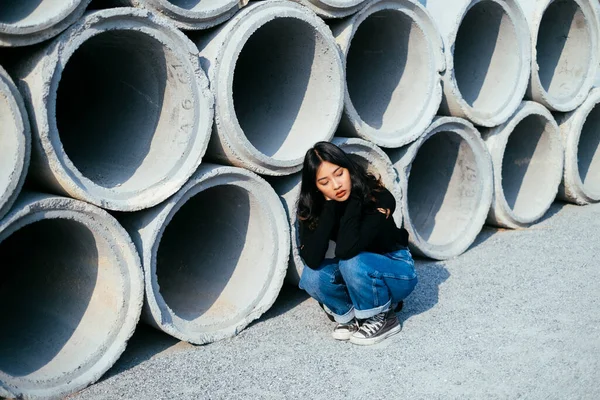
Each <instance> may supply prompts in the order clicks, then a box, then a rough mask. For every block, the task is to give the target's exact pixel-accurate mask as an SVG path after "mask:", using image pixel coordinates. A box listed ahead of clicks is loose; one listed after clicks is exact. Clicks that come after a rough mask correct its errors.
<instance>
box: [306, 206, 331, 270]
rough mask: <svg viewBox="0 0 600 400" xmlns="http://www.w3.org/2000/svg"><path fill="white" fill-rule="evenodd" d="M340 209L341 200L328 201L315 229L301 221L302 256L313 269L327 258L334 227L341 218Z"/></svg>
mask: <svg viewBox="0 0 600 400" xmlns="http://www.w3.org/2000/svg"><path fill="white" fill-rule="evenodd" d="M340 209H341V207H340V203H339V202H337V201H335V200H330V201H326V202H325V205H324V206H323V211H321V215H320V216H319V223H318V224H317V227H316V228H315V230H311V229H309V228H308V226H306V224H305V223H303V222H300V257H302V259H303V260H304V262H305V263H306V265H307V266H309V267H310V268H312V269H315V268H318V267H319V265H321V263H322V262H323V260H324V259H325V254H326V253H327V248H328V247H329V238H330V237H331V233H332V231H333V227H334V226H335V224H336V222H337V220H338V219H339V218H340Z"/></svg>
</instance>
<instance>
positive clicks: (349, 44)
mask: <svg viewBox="0 0 600 400" xmlns="http://www.w3.org/2000/svg"><path fill="white" fill-rule="evenodd" d="M330 27H331V29H332V31H333V34H334V36H335V38H336V41H337V43H338V45H339V46H340V49H341V51H342V54H343V55H344V57H345V59H346V91H345V95H344V114H343V115H342V120H341V123H340V126H339V127H338V131H337V135H339V136H351V137H360V138H363V139H366V140H370V141H371V142H373V143H375V144H377V145H378V146H382V147H399V146H403V145H405V144H407V143H409V142H412V141H413V140H415V139H416V138H417V137H418V136H419V135H421V134H422V133H423V131H425V129H427V126H429V124H430V123H431V120H432V119H433V116H434V115H435V113H436V112H437V110H438V108H439V106H440V102H441V100H442V84H441V76H440V73H441V72H442V71H443V70H444V69H445V58H444V44H443V41H442V37H441V35H440V33H439V31H438V29H437V27H436V25H435V23H434V22H433V20H432V18H431V16H430V15H429V13H428V12H427V11H426V10H425V8H424V7H423V6H422V5H421V4H419V3H418V2H417V1H416V0H383V1H379V0H376V1H371V2H370V3H369V4H367V5H366V6H365V7H364V8H362V9H361V10H360V11H359V12H358V13H356V14H354V15H353V16H352V17H350V18H346V19H343V20H341V21H340V22H338V21H332V22H330Z"/></svg>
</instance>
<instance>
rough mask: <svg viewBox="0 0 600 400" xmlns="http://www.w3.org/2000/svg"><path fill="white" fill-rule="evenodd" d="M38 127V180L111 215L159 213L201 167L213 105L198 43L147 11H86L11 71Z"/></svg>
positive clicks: (35, 147)
mask: <svg viewBox="0 0 600 400" xmlns="http://www.w3.org/2000/svg"><path fill="white" fill-rule="evenodd" d="M14 75H15V76H17V77H18V86H19V89H20V90H21V93H23V97H24V98H25V103H26V105H27V109H28V112H29V114H30V120H31V123H32V135H33V152H32V169H31V170H32V173H33V176H32V177H33V178H35V179H36V180H37V181H38V182H39V183H40V184H42V185H43V187H44V188H46V189H47V190H49V191H52V192H56V193H61V194H65V195H68V196H71V197H74V198H78V199H80V200H85V201H87V202H89V203H92V204H95V205H98V206H100V207H104V208H107V209H111V210H119V211H134V210H139V209H143V208H146V207H150V206H153V205H155V204H158V203H160V202H161V201H163V200H165V199H166V198H167V197H169V196H171V195H172V194H173V193H175V192H176V191H177V190H178V189H179V188H181V186H182V185H183V184H184V183H185V182H186V181H187V179H188V178H189V177H190V176H191V174H192V173H193V172H194V171H195V170H196V168H197V167H198V165H199V164H200V161H201V159H202V156H203V155H204V152H205V151H206V147H207V145H208V140H209V136H210V130H211V127H212V120H213V99H212V95H211V93H210V91H209V90H208V80H207V79H206V76H205V75H204V73H203V72H202V70H201V69H200V64H199V61H198V57H197V50H196V48H195V46H194V44H193V43H192V42H191V41H190V40H189V39H187V37H186V36H185V35H184V34H183V33H181V32H180V31H179V30H177V29H176V28H175V27H174V26H172V25H171V24H169V23H168V22H166V21H165V20H164V19H162V18H158V17H156V16H154V15H153V14H152V13H150V12H149V11H146V10H139V9H135V8H114V9H106V10H100V11H95V12H89V13H87V14H86V15H85V16H84V17H83V18H82V19H80V20H79V21H78V22H77V23H75V24H74V25H73V26H71V27H70V28H69V29H68V30H67V31H65V32H64V33H63V34H61V35H60V36H59V37H58V38H56V39H55V40H53V41H52V42H50V43H49V44H48V45H46V46H45V47H42V48H41V49H39V51H38V52H37V53H34V54H32V55H31V56H30V58H29V59H26V60H23V62H22V63H21V64H19V65H18V66H17V67H15V71H14Z"/></svg>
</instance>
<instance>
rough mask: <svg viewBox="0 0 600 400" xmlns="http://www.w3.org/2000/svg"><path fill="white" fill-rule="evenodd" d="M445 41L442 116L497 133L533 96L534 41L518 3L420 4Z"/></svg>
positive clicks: (455, 0) (426, 0) (453, 0)
mask: <svg viewBox="0 0 600 400" xmlns="http://www.w3.org/2000/svg"><path fill="white" fill-rule="evenodd" d="M419 1H420V2H421V3H422V4H423V5H424V6H425V7H426V8H427V11H429V12H430V13H431V15H432V17H433V19H434V21H435V22H436V24H437V25H438V28H439V30H440V33H441V34H442V37H443V38H444V43H445V45H444V49H445V53H446V71H445V72H444V74H443V76H442V79H443V87H444V97H443V99H442V105H441V108H440V113H441V114H443V115H452V116H457V117H461V118H467V119H469V120H470V121H472V122H473V123H475V124H476V125H481V126H486V127H492V126H496V125H499V124H501V123H503V122H504V121H506V120H507V119H508V118H509V117H510V116H511V115H512V114H513V113H514V111H515V110H516V109H517V107H518V106H519V104H520V102H521V100H522V99H523V95H524V94H525V91H526V90H527V83H528V81H529V76H530V72H531V71H530V64H531V35H530V33H529V27H528V26H527V20H526V18H525V15H524V14H523V11H522V10H521V8H520V7H519V5H518V4H517V3H516V1H515V0H419Z"/></svg>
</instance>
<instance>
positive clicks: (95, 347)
mask: <svg viewBox="0 0 600 400" xmlns="http://www.w3.org/2000/svg"><path fill="white" fill-rule="evenodd" d="M0 260H2V262H1V263H0V303H1V304H2V307H0V320H1V321H2V325H3V329H1V330H0V354H2V357H0V393H2V392H4V393H3V395H4V396H7V397H17V398H31V399H33V398H60V397H63V396H65V395H67V394H69V393H72V392H74V391H77V390H80V389H82V388H84V387H85V386H87V385H89V384H91V383H93V382H95V381H96V380H97V379H98V378H100V377H101V376H102V375H103V374H104V373H105V372H106V371H107V370H108V369H109V368H110V367H111V366H112V365H113V364H114V363H115V361H116V360H117V359H118V358H119V356H120V355H121V353H122V352H123V351H124V350H125V345H126V342H127V341H128V340H129V338H130V337H131V335H132V334H133V331H134V329H135V327H136V324H137V322H138V320H139V317H140V313H141V309H142V301H143V294H144V293H143V288H144V286H143V276H142V270H141V265H140V259H139V257H138V255H137V252H136V250H135V247H134V245H133V243H132V242H131V239H130V238H129V236H128V235H127V232H125V230H124V229H123V228H122V227H121V226H120V225H119V223H118V222H117V221H116V220H115V219H114V218H113V217H111V216H110V215H109V214H108V213H106V212H105V211H103V210H102V209H100V208H98V207H95V206H92V205H90V204H88V203H85V202H82V201H78V200H74V199H68V198H64V197H55V196H49V195H42V194H32V193H22V194H21V196H20V197H19V199H18V200H17V202H16V203H15V205H14V207H13V208H12V210H11V211H10V213H9V214H8V215H7V216H6V217H5V218H4V219H3V220H2V221H0ZM7 393H8V394H7Z"/></svg>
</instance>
